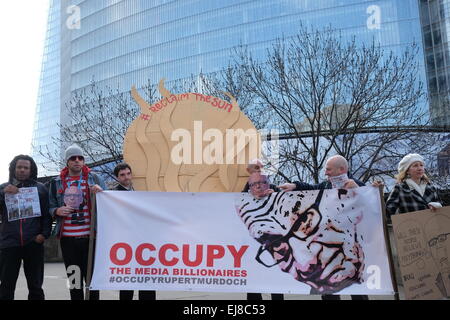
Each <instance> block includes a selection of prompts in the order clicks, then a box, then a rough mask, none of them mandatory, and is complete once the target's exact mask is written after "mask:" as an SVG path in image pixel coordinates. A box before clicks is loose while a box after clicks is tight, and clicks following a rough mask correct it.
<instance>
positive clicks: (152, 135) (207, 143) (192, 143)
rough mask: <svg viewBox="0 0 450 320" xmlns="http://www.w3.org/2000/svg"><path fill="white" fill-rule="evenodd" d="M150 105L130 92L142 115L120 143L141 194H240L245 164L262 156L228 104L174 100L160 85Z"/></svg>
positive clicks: (248, 127)
mask: <svg viewBox="0 0 450 320" xmlns="http://www.w3.org/2000/svg"><path fill="white" fill-rule="evenodd" d="M159 91H160V93H161V95H162V97H163V98H162V100H160V101H159V102H157V103H155V104H153V105H150V104H149V103H147V102H146V101H145V100H144V99H143V98H142V97H141V96H140V95H139V93H138V92H137V90H136V88H135V87H133V88H132V91H131V93H132V96H133V98H134V100H135V101H136V102H137V103H138V105H139V106H140V109H141V114H140V116H139V117H138V118H137V119H135V120H134V122H133V123H132V124H131V126H130V127H129V128H128V131H127V134H126V136H125V140H124V147H123V154H124V160H125V161H126V162H127V163H128V164H130V166H131V167H132V168H133V185H134V187H135V189H136V190H141V191H169V192H241V190H242V189H243V187H244V185H245V183H246V182H247V179H248V174H247V172H246V164H247V163H248V162H249V160H251V159H254V158H258V157H259V154H260V136H259V135H258V133H257V130H256V128H255V127H254V125H253V123H252V122H251V121H250V120H249V119H248V118H247V117H246V116H245V114H244V113H243V112H242V111H241V110H240V108H239V105H238V103H237V101H236V99H235V98H234V97H233V96H231V95H230V94H228V93H224V94H225V95H227V96H228V97H229V98H230V100H231V103H229V102H227V101H224V100H222V99H220V98H217V97H212V96H205V95H202V94H198V93H183V94H177V95H174V94H172V93H170V92H169V91H168V90H167V89H166V88H165V87H164V79H162V80H161V81H160V83H159Z"/></svg>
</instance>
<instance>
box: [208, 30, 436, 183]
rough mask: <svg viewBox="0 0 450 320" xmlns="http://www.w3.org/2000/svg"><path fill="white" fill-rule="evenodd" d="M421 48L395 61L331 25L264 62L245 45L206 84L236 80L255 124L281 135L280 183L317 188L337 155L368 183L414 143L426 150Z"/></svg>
mask: <svg viewBox="0 0 450 320" xmlns="http://www.w3.org/2000/svg"><path fill="white" fill-rule="evenodd" d="M418 50H419V49H418V47H417V46H415V45H412V46H411V47H410V48H408V49H407V50H405V51H404V53H403V54H402V55H400V56H398V55H395V54H394V53H392V52H385V51H384V50H383V49H382V48H381V47H380V46H379V45H376V44H375V43H374V42H372V43H371V44H370V45H369V46H367V45H358V44H357V42H356V40H355V39H352V40H350V41H348V42H345V41H344V40H343V38H342V36H341V35H340V33H338V32H336V31H333V30H331V29H329V28H328V29H325V30H321V31H319V30H312V31H310V30H308V29H307V28H305V27H301V28H300V31H299V33H298V34H297V35H296V36H295V37H292V38H289V39H280V40H278V41H276V43H275V44H274V45H273V46H272V47H271V48H269V49H268V50H267V53H266V55H265V57H263V58H261V57H256V56H254V54H252V53H251V52H250V51H249V49H248V48H246V47H245V46H240V47H239V48H237V49H236V50H235V51H234V59H233V61H232V63H231V64H230V66H229V68H228V69H227V72H224V73H223V74H224V75H225V76H222V77H221V78H220V79H219V80H216V81H212V80H208V81H207V82H209V83H218V84H219V85H220V87H230V88H233V87H237V86H236V84H237V83H239V84H240V85H241V87H240V92H243V93H244V95H246V98H247V100H251V105H250V106H249V107H248V108H247V114H248V115H249V117H250V118H251V120H252V121H253V122H254V123H255V124H256V125H257V127H258V128H260V129H262V128H277V129H278V130H279V131H280V137H282V138H283V139H284V140H282V141H281V142H280V166H279V168H277V173H278V177H277V178H278V179H280V180H281V179H283V180H288V181H290V180H293V179H301V180H303V181H310V182H316V183H317V182H319V180H320V178H321V169H322V168H323V166H324V164H325V161H326V159H327V158H328V157H329V156H331V155H333V154H340V155H342V156H344V157H345V158H347V159H348V160H349V164H350V168H351V171H352V173H353V174H354V176H355V177H356V178H359V179H361V180H363V181H364V182H366V181H368V180H369V179H371V178H373V177H378V176H381V175H383V176H384V175H388V176H393V174H394V173H395V172H396V167H397V163H398V161H399V160H400V158H401V157H402V156H403V155H404V154H406V153H408V146H410V145H412V144H411V141H414V146H415V147H416V148H417V149H416V152H418V151H423V150H425V149H426V148H427V147H428V142H427V141H425V140H423V139H420V137H419V138H418V133H417V134H416V133H414V131H417V130H416V129H417V128H422V127H426V126H427V125H429V123H430V122H429V117H428V115H427V110H426V108H425V105H426V104H425V94H424V91H423V84H422V83H421V82H420V81H417V80H416V79H417V75H418V71H419V62H418V61H417V60H416V53H417V52H418ZM230 92H231V93H232V94H235V95H237V96H239V95H238V94H236V92H233V90H230ZM241 99H242V98H241Z"/></svg>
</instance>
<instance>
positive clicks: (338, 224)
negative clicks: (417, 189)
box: [91, 187, 393, 295]
mask: <svg viewBox="0 0 450 320" xmlns="http://www.w3.org/2000/svg"><path fill="white" fill-rule="evenodd" d="M97 211H98V213H97V215H98V220H97V223H98V228H97V242H96V252H95V264H94V265H95V267H94V273H93V279H92V282H91V289H92V290H170V291H189V290H194V291H219V292H267V293H271V292H277V293H296V294H310V293H312V294H324V293H327V294H370V295H376V294H380V295H389V294H393V286H392V280H391V274H390V270H389V261H388V256H387V249H386V243H385V239H384V233H383V225H382V215H381V203H380V195H379V190H378V189H377V188H374V187H362V188H357V189H352V190H348V191H347V190H338V189H332V190H325V191H322V192H321V191H317V190H314V191H302V192H288V193H285V192H282V193H274V194H272V195H270V196H269V197H268V198H266V199H262V200H256V199H254V198H253V197H252V196H251V195H249V194H244V193H170V192H161V193H156V192H114V191H106V192H102V193H100V194H98V195H97Z"/></svg>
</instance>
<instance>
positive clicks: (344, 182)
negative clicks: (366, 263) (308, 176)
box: [279, 155, 378, 300]
mask: <svg viewBox="0 0 450 320" xmlns="http://www.w3.org/2000/svg"><path fill="white" fill-rule="evenodd" d="M325 175H326V176H327V178H328V179H327V180H326V181H323V182H321V183H319V184H314V185H313V184H309V183H306V182H300V181H296V182H294V183H285V184H283V185H281V186H279V188H280V189H282V190H284V191H303V190H323V189H333V188H339V189H351V188H357V187H364V186H365V184H364V183H363V182H361V181H359V180H357V179H352V178H351V176H349V175H348V162H347V160H346V159H345V158H344V157H342V156H340V155H336V156H333V157H330V158H329V159H328V160H327V162H326V164H325ZM374 185H376V186H378V183H375V184H374ZM340 299H341V298H340V296H338V295H322V300H340ZM368 299H369V298H368V296H366V295H352V300H368Z"/></svg>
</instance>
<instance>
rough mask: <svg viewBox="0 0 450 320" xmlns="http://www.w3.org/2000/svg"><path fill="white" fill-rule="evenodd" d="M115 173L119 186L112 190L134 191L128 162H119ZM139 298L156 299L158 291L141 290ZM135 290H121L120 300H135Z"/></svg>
mask: <svg viewBox="0 0 450 320" xmlns="http://www.w3.org/2000/svg"><path fill="white" fill-rule="evenodd" d="M114 175H115V176H116V178H117V182H118V184H117V186H115V187H114V188H112V189H111V190H115V191H134V189H133V183H132V179H133V176H132V175H133V173H132V172H131V167H130V166H129V165H128V164H126V163H119V164H118V165H117V166H116V167H115V168H114ZM138 294H139V300H156V292H155V291H154V290H147V291H142V290H141V291H139V293H138ZM133 295H134V291H133V290H120V292H119V299H120V300H133Z"/></svg>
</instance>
